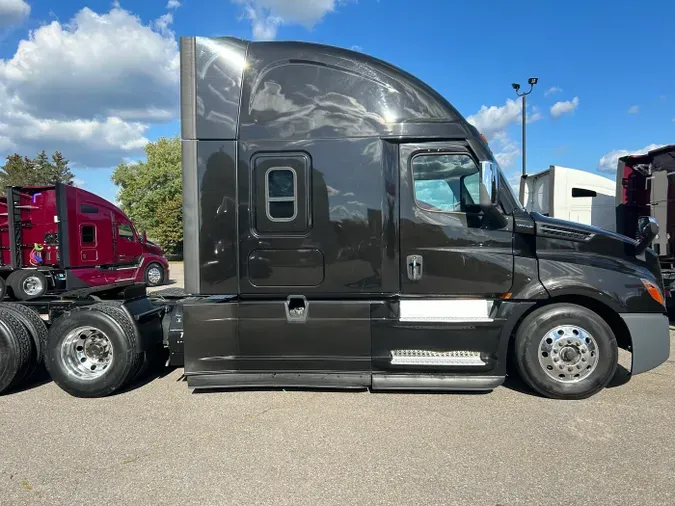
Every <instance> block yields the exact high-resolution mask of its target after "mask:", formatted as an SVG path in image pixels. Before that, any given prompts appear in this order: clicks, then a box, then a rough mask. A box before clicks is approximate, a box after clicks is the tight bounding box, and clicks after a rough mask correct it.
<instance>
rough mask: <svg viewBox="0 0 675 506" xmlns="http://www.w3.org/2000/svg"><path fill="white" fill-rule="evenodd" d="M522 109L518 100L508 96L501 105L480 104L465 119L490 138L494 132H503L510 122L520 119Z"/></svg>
mask: <svg viewBox="0 0 675 506" xmlns="http://www.w3.org/2000/svg"><path fill="white" fill-rule="evenodd" d="M522 109H523V105H522V102H521V101H520V100H511V99H510V98H508V99H506V103H505V104H504V105H501V106H498V105H491V106H490V107H488V106H485V105H482V106H481V108H480V109H479V110H478V112H477V113H476V114H472V115H471V116H469V117H468V118H466V120H467V121H468V122H469V123H471V124H472V125H473V126H475V127H476V128H477V129H478V131H479V132H480V133H482V134H483V135H485V136H486V137H487V138H488V139H492V138H493V137H494V136H495V134H499V133H500V132H504V131H505V130H506V128H507V127H508V126H509V125H510V124H512V123H516V122H518V121H520V120H521V111H522Z"/></svg>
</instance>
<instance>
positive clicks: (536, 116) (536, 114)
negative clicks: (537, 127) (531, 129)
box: [527, 107, 543, 123]
mask: <svg viewBox="0 0 675 506" xmlns="http://www.w3.org/2000/svg"><path fill="white" fill-rule="evenodd" d="M541 118H543V116H542V114H541V111H540V110H539V108H538V107H532V113H531V114H528V115H527V122H528V123H534V122H535V121H539V120H540V119H541Z"/></svg>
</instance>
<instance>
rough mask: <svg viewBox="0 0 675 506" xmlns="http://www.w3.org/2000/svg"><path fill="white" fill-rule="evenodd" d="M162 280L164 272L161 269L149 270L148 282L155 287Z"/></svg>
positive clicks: (152, 268) (153, 268) (151, 268)
mask: <svg viewBox="0 0 675 506" xmlns="http://www.w3.org/2000/svg"><path fill="white" fill-rule="evenodd" d="M161 280H162V271H161V270H160V269H159V267H150V269H148V281H150V283H152V284H153V285H156V284H157V283H159V282H160V281H161Z"/></svg>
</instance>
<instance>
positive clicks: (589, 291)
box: [539, 259, 665, 313]
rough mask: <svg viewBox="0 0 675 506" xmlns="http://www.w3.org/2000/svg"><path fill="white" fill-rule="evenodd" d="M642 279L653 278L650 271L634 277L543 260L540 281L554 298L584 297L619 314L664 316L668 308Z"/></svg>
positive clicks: (540, 261) (608, 270)
mask: <svg viewBox="0 0 675 506" xmlns="http://www.w3.org/2000/svg"><path fill="white" fill-rule="evenodd" d="M641 275H643V276H644V277H645V278H646V279H650V278H652V275H651V274H649V272H648V271H646V272H644V273H642V272H641V271H640V272H637V271H636V272H635V273H634V274H633V273H628V272H626V271H614V270H610V269H605V268H602V267H597V266H593V265H585V264H579V263H572V262H561V261H558V260H546V259H539V279H540V280H541V283H542V285H543V286H544V288H545V289H546V291H547V292H548V294H549V296H551V297H557V296H575V295H577V296H578V295H584V296H586V297H590V298H592V299H595V300H597V301H598V302H601V303H603V304H605V305H606V306H609V307H610V308H612V309H613V310H614V311H615V312H617V313H664V312H665V308H664V306H662V305H661V304H659V303H658V302H656V301H655V300H654V299H653V298H652V297H651V295H649V293H648V292H647V289H646V288H645V287H644V285H643V284H642V281H641V279H642V278H641ZM650 280H651V279H650ZM654 281H655V282H656V280H654Z"/></svg>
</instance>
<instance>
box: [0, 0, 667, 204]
mask: <svg viewBox="0 0 675 506" xmlns="http://www.w3.org/2000/svg"><path fill="white" fill-rule="evenodd" d="M664 19H666V20H668V19H671V20H672V19H675V2H672V1H665V0H664V1H660V0H653V1H642V2H634V1H630V2H629V1H611V2H610V1H604V0H598V1H589V0H585V1H569V0H568V1H566V2H524V3H523V8H522V10H521V9H520V8H519V7H518V3H516V2H512V1H508V2H507V1H483V2H454V1H447V0H446V1H423V0H418V1H415V2H412V1H407V0H379V1H378V0H358V1H356V0H312V1H310V0H307V1H303V0H180V1H178V0H144V1H143V2H140V1H138V0H137V1H123V0H120V2H119V4H118V3H113V2H110V1H99V0H97V1H81V0H60V1H59V2H53V1H51V2H49V1H39V0H33V1H32V0H0V156H2V157H3V158H4V156H5V155H6V154H8V153H10V152H13V151H16V150H18V151H19V152H21V154H27V155H33V154H34V151H37V150H38V149H42V148H44V149H47V150H48V151H49V150H54V149H61V150H62V151H63V152H64V154H65V156H66V157H67V158H69V159H70V160H72V162H73V166H74V168H75V172H76V175H77V177H78V179H79V180H81V182H82V184H83V185H84V187H85V188H87V189H89V190H91V191H94V192H97V193H99V194H101V195H102V196H104V197H106V198H108V199H110V200H114V198H115V191H116V189H115V187H114V185H112V183H111V182H110V174H111V171H112V167H114V166H115V164H116V163H118V162H119V161H122V160H123V159H136V158H138V157H139V156H142V146H143V144H144V143H145V142H147V141H148V140H154V139H156V138H157V137H159V136H161V135H176V134H177V133H178V132H179V124H178V119H177V114H178V102H177V99H178V95H177V89H178V88H177V85H178V76H177V67H176V65H177V44H176V39H177V37H178V36H180V35H205V36H219V35H233V36H237V37H242V38H249V39H250V38H253V37H254V35H255V36H257V37H265V38H276V39H284V40H289V39H292V40H307V41H314V42H320V43H326V44H332V45H338V46H343V47H347V48H350V47H356V48H358V49H359V50H362V51H364V52H366V53H369V54H372V55H374V56H377V57H379V58H382V59H384V60H387V61H389V62H391V63H393V64H395V65H397V66H400V67H402V68H404V69H405V70H407V71H409V72H412V73H413V74H415V75H417V76H418V77H420V78H421V79H423V80H424V81H426V82H428V83H429V84H430V85H431V86H433V87H434V88H436V89H437V90H438V91H439V92H440V93H441V94H443V95H444V96H445V97H446V98H447V99H448V100H449V101H450V102H452V103H453V104H454V105H455V107H456V108H457V109H458V110H459V111H460V112H461V113H462V114H464V115H465V116H466V117H469V118H470V120H471V121H473V122H474V123H476V124H477V126H479V128H480V129H481V130H482V131H483V132H484V133H485V134H486V135H487V136H488V137H489V139H490V144H491V146H492V147H493V151H494V152H495V153H497V154H498V158H499V160H500V163H501V164H502V166H503V168H504V170H505V171H506V172H507V174H508V175H510V176H513V175H517V174H518V172H519V170H520V102H519V101H518V102H509V100H513V99H515V98H516V97H515V95H514V92H513V90H512V89H511V83H512V82H520V83H521V84H522V85H524V86H525V87H526V85H525V83H526V81H527V78H528V77H530V76H537V77H538V78H539V84H538V85H537V86H536V87H535V90H534V92H533V93H532V94H531V95H530V96H529V97H528V115H529V116H530V118H532V119H533V120H534V121H532V122H531V123H530V124H529V125H528V144H527V145H528V150H527V155H528V170H529V171H530V172H536V171H538V170H542V169H545V168H547V167H548V166H549V165H551V164H555V165H565V166H569V167H575V168H580V169H584V170H589V171H593V172H598V171H599V172H600V173H602V174H603V175H606V176H608V177H610V178H613V177H614V172H613V171H614V168H615V165H616V162H615V160H616V157H617V156H619V155H620V154H625V153H628V152H632V151H636V150H637V151H639V150H642V149H644V148H645V147H648V146H652V145H662V144H670V143H675V84H673V83H675V68H674V67H673V60H674V59H675V38H673V36H672V33H670V32H669V30H668V29H667V28H666V26H667V24H662V23H661V21H660V20H664ZM660 26H661V27H662V28H659V27H660ZM123 38H124V39H125V40H122V39H123ZM131 40H133V41H136V42H130V41H131ZM125 41H126V43H125ZM138 48H142V49H138Z"/></svg>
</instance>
